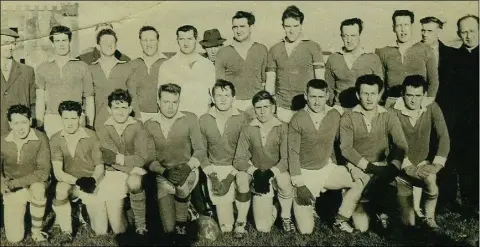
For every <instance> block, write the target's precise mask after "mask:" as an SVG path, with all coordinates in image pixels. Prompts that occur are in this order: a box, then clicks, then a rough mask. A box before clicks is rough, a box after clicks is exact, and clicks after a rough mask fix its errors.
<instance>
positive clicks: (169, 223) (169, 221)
mask: <svg viewBox="0 0 480 247" xmlns="http://www.w3.org/2000/svg"><path fill="white" fill-rule="evenodd" d="M158 208H159V210H160V218H161V220H162V225H163V230H164V232H165V233H171V232H173V231H174V230H175V213H174V212H175V204H174V202H173V195H170V194H169V195H166V196H164V197H161V198H158Z"/></svg>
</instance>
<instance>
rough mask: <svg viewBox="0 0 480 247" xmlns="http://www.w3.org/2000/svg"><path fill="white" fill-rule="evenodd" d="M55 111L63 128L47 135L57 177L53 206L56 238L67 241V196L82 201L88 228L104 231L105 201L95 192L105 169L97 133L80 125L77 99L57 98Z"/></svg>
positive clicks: (69, 229) (69, 233) (69, 221)
mask: <svg viewBox="0 0 480 247" xmlns="http://www.w3.org/2000/svg"><path fill="white" fill-rule="evenodd" d="M58 114H59V115H60V117H61V118H62V123H63V129H62V130H61V131H59V132H57V133H55V134H54V135H53V136H52V138H51V139H50V149H51V159H52V164H53V172H54V174H55V177H56V179H57V180H58V183H57V185H56V188H55V199H54V201H53V210H54V211H55V214H56V217H57V222H58V223H59V225H60V228H61V230H62V232H63V234H62V238H61V240H60V242H62V243H68V242H71V241H72V217H71V213H72V208H71V205H70V201H69V197H75V198H80V199H81V200H82V203H83V204H85V205H86V207H87V211H88V214H89V216H90V221H91V224H92V229H93V230H94V231H95V233H96V234H97V235H103V234H106V233H107V228H108V221H107V212H106V209H105V205H104V204H105V201H104V200H103V199H102V198H99V197H98V196H96V194H97V192H98V187H97V185H98V184H99V183H100V180H101V178H102V177H103V176H104V172H105V170H104V165H103V161H102V153H101V152H100V143H99V141H98V138H97V134H96V133H95V132H94V131H92V130H89V129H87V128H84V127H81V126H80V116H81V115H82V105H81V104H80V102H75V101H63V102H61V103H60V105H59V106H58ZM107 193H108V192H107Z"/></svg>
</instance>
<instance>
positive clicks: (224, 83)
mask: <svg viewBox="0 0 480 247" xmlns="http://www.w3.org/2000/svg"><path fill="white" fill-rule="evenodd" d="M215 88H221V89H223V90H226V89H227V88H230V91H232V96H235V86H234V85H233V83H231V82H229V81H227V80H223V79H218V80H217V82H215V84H214V85H213V88H212V96H215Z"/></svg>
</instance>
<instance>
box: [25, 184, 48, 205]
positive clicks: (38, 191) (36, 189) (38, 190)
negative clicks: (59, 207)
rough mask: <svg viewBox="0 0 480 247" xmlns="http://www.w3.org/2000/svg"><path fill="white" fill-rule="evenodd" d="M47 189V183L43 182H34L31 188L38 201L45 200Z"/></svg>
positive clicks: (33, 196)
mask: <svg viewBox="0 0 480 247" xmlns="http://www.w3.org/2000/svg"><path fill="white" fill-rule="evenodd" d="M45 190H46V188H45V184H44V183H42V182H38V183H33V184H32V185H30V188H29V191H30V195H31V196H32V198H33V199H34V200H36V201H43V200H45V199H46V197H45Z"/></svg>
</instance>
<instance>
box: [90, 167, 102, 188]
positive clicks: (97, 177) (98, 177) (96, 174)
mask: <svg viewBox="0 0 480 247" xmlns="http://www.w3.org/2000/svg"><path fill="white" fill-rule="evenodd" d="M103 176H105V167H104V165H103V164H101V165H96V166H95V170H94V171H93V173H92V176H91V177H93V178H94V179H95V181H97V185H98V183H99V182H100V180H102V178H103Z"/></svg>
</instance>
